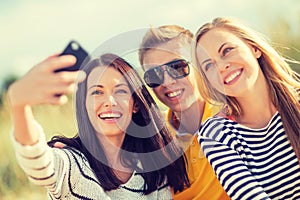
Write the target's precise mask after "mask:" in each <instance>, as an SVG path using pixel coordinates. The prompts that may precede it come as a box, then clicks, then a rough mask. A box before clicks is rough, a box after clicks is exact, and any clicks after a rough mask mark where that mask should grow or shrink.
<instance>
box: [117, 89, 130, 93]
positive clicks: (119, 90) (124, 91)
mask: <svg viewBox="0 0 300 200" xmlns="http://www.w3.org/2000/svg"><path fill="white" fill-rule="evenodd" d="M115 93H116V94H128V93H129V92H128V91H127V90H126V89H117V90H116V91H115Z"/></svg>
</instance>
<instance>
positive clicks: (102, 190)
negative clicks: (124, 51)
mask: <svg viewBox="0 0 300 200" xmlns="http://www.w3.org/2000/svg"><path fill="white" fill-rule="evenodd" d="M74 62H75V61H74V57H72V56H70V55H67V56H60V57H50V58H48V59H46V60H45V61H44V62H42V63H40V64H39V65H37V66H36V67H34V68H33V69H32V70H31V71H30V72H29V73H27V74H26V75H25V76H24V77H23V78H22V79H20V80H19V81H17V82H15V83H14V84H12V86H11V87H10V88H9V92H8V94H9V95H8V96H9V98H10V104H11V113H12V119H13V123H14V137H13V141H14V144H15V149H16V155H17V159H18V161H19V163H20V165H21V167H22V168H23V169H24V171H25V173H26V174H27V175H28V177H29V179H30V180H31V181H32V182H34V183H35V184H38V185H42V186H45V187H46V188H47V190H48V193H49V195H50V197H51V198H52V199H110V198H111V199H116V198H123V199H171V198H172V196H171V193H172V191H171V189H170V188H172V189H173V190H174V192H176V191H181V190H183V188H184V185H189V182H188V179H187V174H186V169H185V164H184V157H183V156H182V152H181V150H180V149H179V148H178V146H177V144H176V141H175V140H174V139H173V138H172V137H171V134H170V133H169V131H168V129H167V128H166V126H165V122H164V121H162V120H163V117H162V116H161V114H160V112H159V109H158V107H157V105H156V104H155V102H154V100H153V99H152V97H151V96H150V94H149V92H148V91H147V89H146V88H145V86H144V85H143V84H142V81H141V79H140V78H139V76H138V74H137V73H136V71H135V70H134V69H133V68H132V67H131V65H130V64H129V63H127V62H126V61H125V60H124V59H122V58H120V57H118V56H116V55H114V54H104V55H102V56H101V57H100V58H97V59H94V60H92V61H90V62H89V63H88V64H87V65H86V66H84V68H83V69H82V71H84V72H85V73H83V72H81V71H80V72H59V73H53V72H54V71H55V70H57V69H59V68H64V67H66V66H70V65H72V64H74ZM78 73H79V74H78ZM80 73H81V74H82V73H83V74H85V75H86V78H84V76H79V77H82V78H78V82H79V83H78V88H77V92H76V117H77V123H78V135H76V136H75V137H74V138H66V137H60V136H56V137H54V138H53V139H52V140H51V141H50V142H49V144H50V145H51V144H53V143H55V142H62V143H64V144H66V146H65V147H64V148H62V149H57V148H50V147H49V146H48V145H47V143H46V141H45V136H44V134H43V130H42V128H41V126H39V125H38V123H37V122H36V121H35V119H34V117H33V114H32V111H31V106H33V105H37V104H47V103H51V104H57V105H60V104H63V103H65V102H66V96H65V94H67V93H69V92H70V91H71V89H72V87H73V85H74V81H75V79H76V77H77V76H78V75H80ZM33 85H35V87H32V86H33ZM55 94H62V95H55Z"/></svg>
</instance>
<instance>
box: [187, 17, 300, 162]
mask: <svg viewBox="0 0 300 200" xmlns="http://www.w3.org/2000/svg"><path fill="white" fill-rule="evenodd" d="M214 28H222V29H226V30H228V31H230V32H231V33H233V34H234V35H235V36H237V37H239V38H240V39H242V40H244V41H246V42H247V43H248V44H250V45H252V46H253V47H255V48H257V49H258V50H260V51H261V53H262V55H261V57H260V58H259V59H258V62H259V65H260V67H261V69H262V72H263V74H264V76H265V77H266V81H267V84H268V87H269V90H270V96H271V101H272V103H273V104H274V105H275V107H276V109H277V110H278V112H279V114H280V116H281V118H282V122H283V126H284V128H285V132H286V134H287V136H288V138H289V140H290V142H291V144H292V146H293V149H294V151H295V153H296V155H297V157H298V160H300V103H299V100H300V76H299V74H297V73H296V72H295V71H293V70H292V69H291V67H290V66H289V64H288V62H294V63H297V64H299V62H296V61H292V60H288V59H286V58H284V57H283V56H282V55H280V54H279V53H278V52H277V51H276V50H275V49H274V48H273V47H272V46H271V45H270V44H269V42H268V41H267V40H266V39H265V38H264V36H263V35H262V34H260V33H258V32H256V31H254V30H253V29H251V28H250V27H248V26H246V25H244V24H242V23H241V22H239V21H238V20H237V19H233V18H215V19H214V20H213V21H212V22H211V23H206V24H204V25H203V26H201V27H200V28H199V30H198V31H197V33H196V34H195V40H194V42H193V45H192V52H193V60H194V62H195V64H196V66H198V69H199V71H200V74H201V76H202V78H201V79H199V81H200V82H201V84H202V87H200V88H199V90H200V93H201V95H202V96H203V97H204V98H205V100H207V101H210V102H222V103H223V104H224V105H226V107H228V108H229V109H228V110H229V112H228V113H227V114H228V115H236V116H239V115H241V113H242V112H243V111H242V109H241V106H240V105H239V103H238V102H237V100H236V99H235V98H234V97H228V96H225V95H224V94H221V93H220V92H218V91H217V90H216V89H214V88H213V87H212V85H211V84H210V83H209V81H208V79H207V78H206V76H205V74H204V72H203V71H202V69H201V67H200V65H199V61H198V60H197V56H196V53H197V43H198V41H199V40H200V38H201V37H202V36H203V35H204V34H205V33H207V32H208V31H209V30H212V29H214Z"/></svg>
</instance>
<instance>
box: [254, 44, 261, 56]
mask: <svg viewBox="0 0 300 200" xmlns="http://www.w3.org/2000/svg"><path fill="white" fill-rule="evenodd" d="M252 51H253V54H254V56H255V57H256V58H260V57H261V51H260V50H259V49H258V48H257V47H256V46H252Z"/></svg>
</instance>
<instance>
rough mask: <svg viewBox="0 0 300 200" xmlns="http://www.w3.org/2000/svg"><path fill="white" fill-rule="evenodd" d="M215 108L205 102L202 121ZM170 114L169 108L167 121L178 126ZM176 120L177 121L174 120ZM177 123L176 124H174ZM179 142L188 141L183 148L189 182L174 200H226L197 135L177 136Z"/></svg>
mask: <svg viewBox="0 0 300 200" xmlns="http://www.w3.org/2000/svg"><path fill="white" fill-rule="evenodd" d="M217 111H218V110H217V108H216V107H214V106H212V105H210V104H208V103H206V105H205V108H204V113H203V117H202V122H203V121H205V120H206V119H207V118H208V117H210V116H213V115H214V114H216V113H217ZM172 116H174V114H173V113H172V111H171V110H169V112H168V122H169V123H170V124H169V125H171V124H172V125H171V127H172V128H173V129H175V127H178V125H179V124H178V123H179V122H178V121H177V120H176V119H174V118H173V117H172ZM176 121H177V122H176ZM176 123H177V124H176ZM177 138H179V139H180V142H189V146H188V148H187V149H186V150H185V155H186V158H187V172H188V177H189V180H190V183H191V186H190V187H189V188H186V189H185V190H184V191H182V192H180V193H176V194H175V195H174V199H175V200H188V199H194V200H196V199H201V200H227V199H230V198H229V197H228V196H227V194H226V192H225V191H224V189H223V188H222V185H221V184H220V183H219V181H218V179H217V177H216V176H215V173H214V171H213V169H212V167H211V166H210V164H209V162H208V160H207V159H206V158H205V156H204V154H203V153H202V150H201V148H200V144H199V143H198V140H197V135H195V136H194V135H192V134H188V135H185V136H180V137H177Z"/></svg>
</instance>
